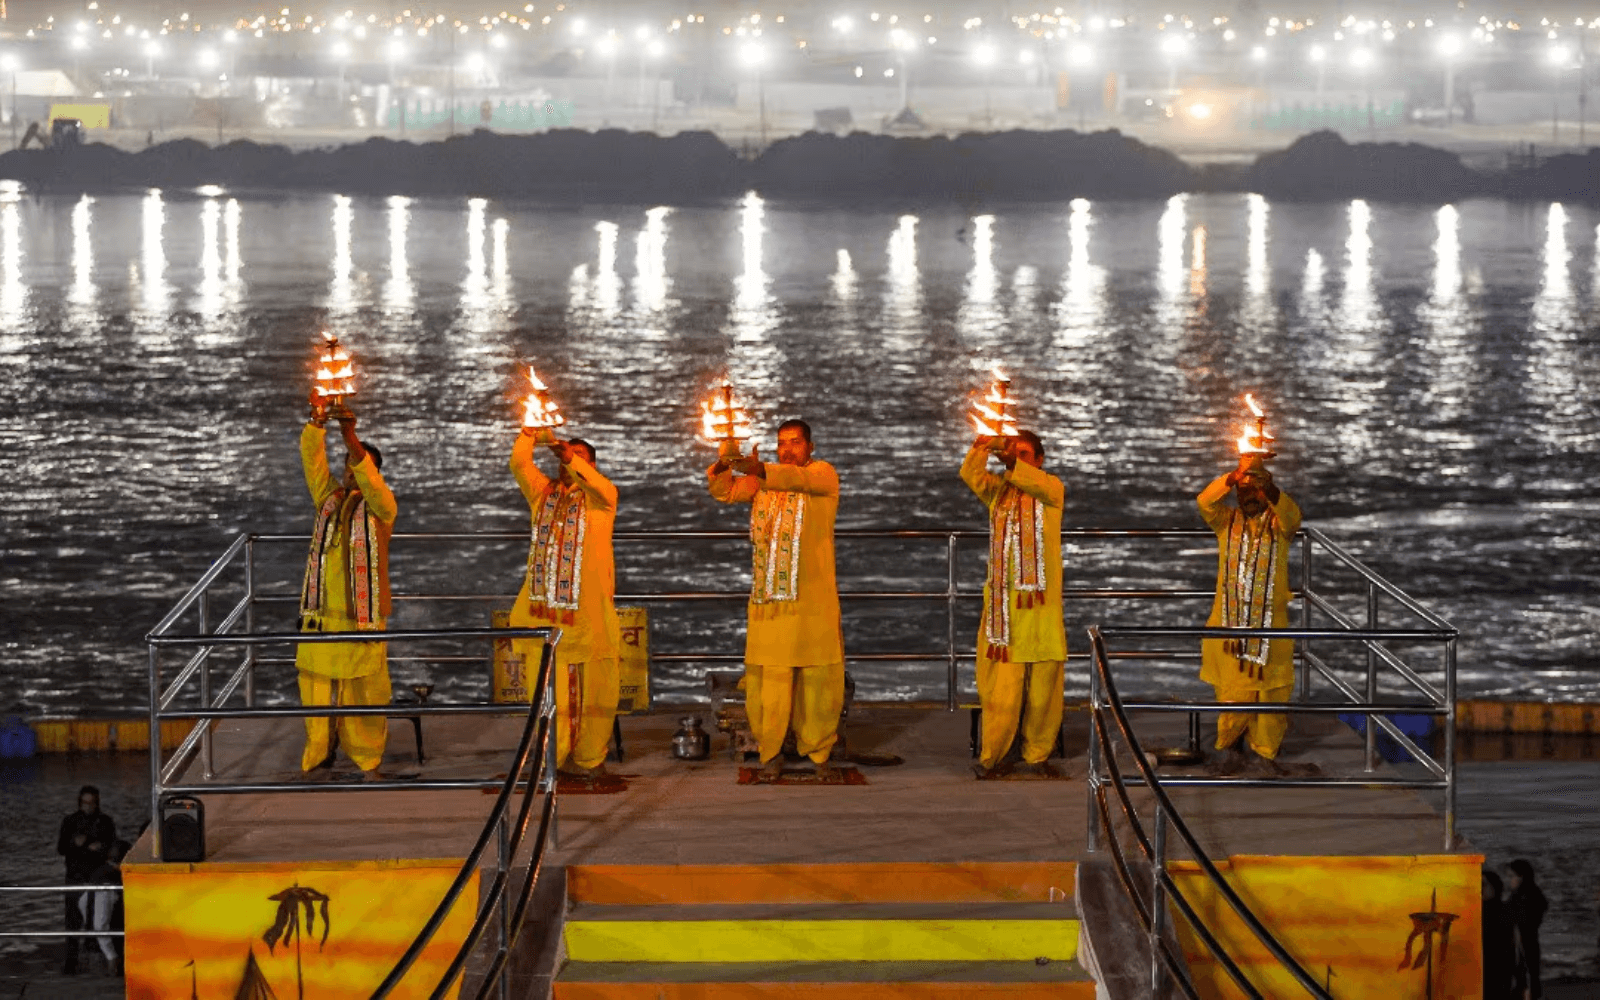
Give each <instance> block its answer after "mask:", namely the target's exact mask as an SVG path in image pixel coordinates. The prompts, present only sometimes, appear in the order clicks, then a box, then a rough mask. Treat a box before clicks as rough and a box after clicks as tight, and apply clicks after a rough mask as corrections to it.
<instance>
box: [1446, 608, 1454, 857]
mask: <svg viewBox="0 0 1600 1000" xmlns="http://www.w3.org/2000/svg"><path fill="white" fill-rule="evenodd" d="M1443 707H1444V710H1445V716H1444V849H1445V850H1447V851H1453V850H1455V849H1456V640H1455V639H1449V640H1447V641H1446V642H1445V644H1444V706H1443Z"/></svg>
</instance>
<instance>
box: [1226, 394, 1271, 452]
mask: <svg viewBox="0 0 1600 1000" xmlns="http://www.w3.org/2000/svg"><path fill="white" fill-rule="evenodd" d="M1244 402H1245V405H1246V406H1248V407H1249V408H1250V414H1251V416H1252V418H1253V420H1254V423H1253V424H1250V423H1246V424H1245V425H1244V428H1243V430H1244V433H1243V434H1240V435H1239V439H1238V441H1237V442H1235V443H1236V444H1237V446H1238V448H1239V454H1241V455H1272V454H1273V451H1272V445H1271V442H1272V441H1274V440H1276V439H1275V438H1273V436H1272V435H1271V434H1269V433H1268V432H1267V414H1266V412H1265V411H1264V410H1262V409H1261V406H1260V405H1259V404H1258V403H1256V398H1255V396H1253V395H1251V394H1250V393H1245V397H1244Z"/></svg>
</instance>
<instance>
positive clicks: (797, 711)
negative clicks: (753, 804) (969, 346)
mask: <svg viewBox="0 0 1600 1000" xmlns="http://www.w3.org/2000/svg"><path fill="white" fill-rule="evenodd" d="M724 399H725V400H727V399H731V395H730V394H725V396H724ZM707 412H708V414H710V416H709V417H708V418H707V423H706V432H707V433H706V436H707V438H708V439H712V441H713V443H718V444H719V449H718V457H717V461H716V463H715V464H713V465H712V466H711V467H710V468H709V469H708V470H706V478H707V485H708V487H709V489H710V491H711V495H712V497H714V498H715V499H717V500H720V501H722V502H723V503H748V504H750V508H751V509H750V541H751V544H752V548H753V549H754V558H753V568H754V581H753V584H752V586H751V589H750V602H749V605H748V616H749V617H748V626H747V629H746V633H745V652H744V662H745V673H744V676H745V705H746V708H747V710H748V712H749V716H750V728H751V730H752V732H753V734H754V736H755V738H756V743H757V745H758V747H759V749H760V752H761V764H762V768H761V773H760V780H762V781H768V782H770V781H776V780H777V779H778V778H780V777H781V776H782V774H783V742H784V737H785V736H786V735H787V734H788V732H789V729H790V728H791V726H792V727H793V729H794V734H795V748H796V749H797V750H798V751H799V752H800V753H802V754H804V755H805V756H807V757H810V758H811V760H812V762H813V763H814V764H815V766H816V774H817V776H818V777H819V778H822V779H824V780H826V779H830V778H833V777H835V775H836V772H835V769H834V768H833V766H832V765H831V764H830V763H829V762H828V758H829V755H830V754H831V753H832V751H833V746H834V744H835V743H836V742H838V739H839V713H840V711H841V710H842V709H843V708H844V640H843V636H842V634H841V632H840V626H839V587H838V583H837V582H836V580H835V577H834V555H833V524H834V519H835V517H836V516H837V514H838V510H839V474H838V473H837V472H835V471H834V468H833V466H832V465H829V464H828V463H827V462H824V461H821V460H819V459H814V458H812V457H811V453H812V442H811V427H810V425H809V424H807V423H806V422H805V421H804V420H788V421H785V422H784V423H783V424H782V425H780V426H779V428H778V460H777V462H763V461H762V460H761V458H760V454H759V449H758V448H752V449H751V450H750V454H749V455H741V454H739V451H740V449H739V448H738V447H737V446H735V447H732V448H730V447H727V446H726V445H727V444H729V443H730V442H732V443H734V444H735V445H737V439H736V438H734V437H733V436H732V435H733V434H735V433H737V431H736V429H737V428H739V427H741V426H743V427H748V424H747V423H745V424H741V423H740V421H742V420H743V417H742V414H735V413H732V412H730V413H729V414H728V418H729V419H727V420H725V421H723V422H722V423H721V424H718V423H717V422H716V414H717V412H718V411H716V410H715V408H714V406H713V408H712V409H710V410H708V411H707ZM720 430H726V431H727V435H728V436H727V437H726V439H722V434H721V433H720ZM745 433H746V434H748V431H747V430H746V431H745Z"/></svg>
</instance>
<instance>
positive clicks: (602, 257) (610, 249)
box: [594, 222, 622, 316]
mask: <svg viewBox="0 0 1600 1000" xmlns="http://www.w3.org/2000/svg"><path fill="white" fill-rule="evenodd" d="M594 231H595V234H596V236H595V239H596V244H597V245H596V248H595V253H596V255H597V256H598V258H599V262H598V263H597V264H596V265H595V275H594V305H595V308H596V309H598V310H600V312H601V313H603V314H605V315H607V316H614V315H616V312H617V310H618V309H619V308H621V305H622V278H621V277H620V276H618V274H617V224H616V223H615V222H596V223H595V224H594Z"/></svg>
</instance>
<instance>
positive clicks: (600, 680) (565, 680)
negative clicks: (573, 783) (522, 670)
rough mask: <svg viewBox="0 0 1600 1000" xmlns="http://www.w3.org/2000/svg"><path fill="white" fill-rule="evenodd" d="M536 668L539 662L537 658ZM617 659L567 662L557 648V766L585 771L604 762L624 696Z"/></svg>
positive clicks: (534, 662)
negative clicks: (618, 673)
mask: <svg viewBox="0 0 1600 1000" xmlns="http://www.w3.org/2000/svg"><path fill="white" fill-rule="evenodd" d="M531 662H532V663H533V669H534V671H536V670H537V667H538V664H539V661H538V659H537V658H535V659H534V660H533V661H531ZM621 691H622V688H621V680H620V678H619V677H618V675H617V661H616V658H615V657H607V658H605V659H599V660H590V661H589V662H588V663H567V662H564V661H563V660H562V658H561V647H560V646H557V647H556V766H557V767H561V766H564V765H566V764H567V762H568V760H569V759H570V760H571V762H572V763H573V764H574V765H576V766H577V767H580V768H584V769H585V770H587V769H589V768H593V767H599V766H600V765H601V764H603V763H605V759H606V749H607V748H608V747H609V746H610V745H611V727H612V726H613V725H615V724H616V718H617V698H618V697H619V696H620V695H621Z"/></svg>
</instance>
